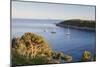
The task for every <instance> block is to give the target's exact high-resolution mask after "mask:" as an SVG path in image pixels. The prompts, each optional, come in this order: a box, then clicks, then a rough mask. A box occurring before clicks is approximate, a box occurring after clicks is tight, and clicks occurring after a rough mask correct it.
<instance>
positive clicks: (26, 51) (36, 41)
mask: <svg viewBox="0 0 100 67" xmlns="http://www.w3.org/2000/svg"><path fill="white" fill-rule="evenodd" d="M11 53H12V65H31V64H35V65H36V64H51V63H60V62H61V61H60V60H61V58H63V59H64V60H65V61H66V62H71V61H72V57H71V56H64V55H63V53H59V52H58V53H57V52H56V53H55V52H53V51H52V49H51V48H50V47H49V44H48V43H47V42H46V41H45V40H44V39H43V37H41V36H39V35H36V34H34V33H29V32H28V33H25V34H24V35H22V36H21V37H19V38H13V39H12V52H11ZM54 57H55V58H54ZM69 59H70V60H69Z"/></svg>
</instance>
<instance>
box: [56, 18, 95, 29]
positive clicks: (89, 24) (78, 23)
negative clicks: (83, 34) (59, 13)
mask: <svg viewBox="0 0 100 67" xmlns="http://www.w3.org/2000/svg"><path fill="white" fill-rule="evenodd" d="M56 25H57V26H61V27H68V26H69V27H73V28H74V27H77V28H80V29H81V28H84V29H87V28H92V29H95V28H96V22H95V21H90V20H80V19H71V20H65V21H62V22H60V23H58V24H56Z"/></svg>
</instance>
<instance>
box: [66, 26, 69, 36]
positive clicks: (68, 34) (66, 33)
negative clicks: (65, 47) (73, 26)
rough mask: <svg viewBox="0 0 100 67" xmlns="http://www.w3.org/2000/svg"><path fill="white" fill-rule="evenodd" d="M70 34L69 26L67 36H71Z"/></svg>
mask: <svg viewBox="0 0 100 67" xmlns="http://www.w3.org/2000/svg"><path fill="white" fill-rule="evenodd" d="M69 34H70V30H69V26H68V30H67V33H66V35H69Z"/></svg>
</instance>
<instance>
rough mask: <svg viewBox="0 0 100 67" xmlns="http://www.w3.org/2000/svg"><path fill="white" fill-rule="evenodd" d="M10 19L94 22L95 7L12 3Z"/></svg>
mask: <svg viewBox="0 0 100 67" xmlns="http://www.w3.org/2000/svg"><path fill="white" fill-rule="evenodd" d="M12 18H24V19H85V20H95V7H94V6H82V5H81V6H80V5H68V4H66V5H65V4H50V3H49V4H48V3H36V2H18V1H12Z"/></svg>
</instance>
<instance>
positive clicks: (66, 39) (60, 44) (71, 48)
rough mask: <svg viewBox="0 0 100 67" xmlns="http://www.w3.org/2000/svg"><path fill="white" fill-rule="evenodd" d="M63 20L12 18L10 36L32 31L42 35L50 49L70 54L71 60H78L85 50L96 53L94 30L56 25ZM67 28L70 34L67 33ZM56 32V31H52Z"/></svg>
mask: <svg viewBox="0 0 100 67" xmlns="http://www.w3.org/2000/svg"><path fill="white" fill-rule="evenodd" d="M61 21H63V20H36V19H34V20H29V19H12V24H11V27H12V37H20V36H21V35H23V34H24V33H25V32H33V33H36V34H38V35H41V36H43V37H44V39H45V40H46V41H47V42H48V43H49V46H50V47H51V48H52V50H54V51H57V52H63V53H64V54H66V55H67V54H68V55H71V56H72V57H73V62H76V61H79V60H80V58H81V56H82V53H83V52H84V51H85V50H88V51H90V52H91V54H92V56H94V55H95V54H96V32H95V31H87V30H78V29H71V28H62V27H58V26H56V25H55V24H56V23H59V22H61ZM68 29H69V32H70V34H69V35H66V33H68ZM52 32H56V33H52Z"/></svg>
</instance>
